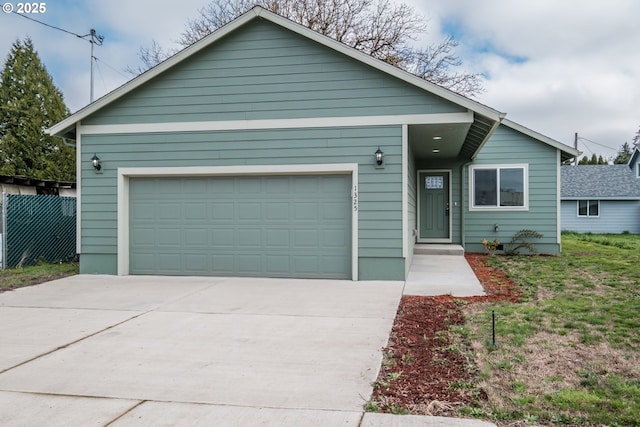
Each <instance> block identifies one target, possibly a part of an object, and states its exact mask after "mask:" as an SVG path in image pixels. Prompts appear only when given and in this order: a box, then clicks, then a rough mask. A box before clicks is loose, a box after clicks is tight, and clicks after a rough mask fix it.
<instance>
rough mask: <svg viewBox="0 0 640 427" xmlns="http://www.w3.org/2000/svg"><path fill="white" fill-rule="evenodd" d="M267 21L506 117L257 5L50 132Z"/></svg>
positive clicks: (494, 115)
mask: <svg viewBox="0 0 640 427" xmlns="http://www.w3.org/2000/svg"><path fill="white" fill-rule="evenodd" d="M258 18H260V19H265V20H267V21H270V22H272V23H274V24H276V25H279V26H281V27H284V28H286V29H288V30H291V31H293V32H294V33H297V34H300V35H302V36H304V37H306V38H308V39H311V40H313V41H316V42H318V43H320V44H322V45H325V46H327V47H329V48H331V49H334V50H336V51H338V52H340V53H343V54H345V55H347V56H349V57H351V58H353V59H356V60H358V61H360V62H363V63H365V64H367V65H369V66H371V67H373V68H376V69H379V70H381V71H383V72H385V73H387V74H390V75H392V76H394V77H397V78H399V79H401V80H404V81H406V82H408V83H410V84H412V85H414V86H417V87H419V88H421V89H424V90H426V91H428V92H431V93H433V94H435V95H437V96H440V97H442V98H444V99H446V100H448V101H451V102H454V103H456V104H458V105H461V106H463V107H465V108H467V109H469V110H471V111H474V112H476V113H479V114H481V115H483V116H486V117H488V118H490V119H492V120H495V121H499V120H501V119H502V117H504V114H503V113H500V112H499V111H497V110H494V109H492V108H490V107H487V106H486V105H483V104H481V103H479V102H476V101H473V100H471V99H469V98H467V97H465V96H462V95H460V94H458V93H455V92H453V91H450V90H448V89H445V88H443V87H441V86H438V85H436V84H434V83H431V82H429V81H426V80H424V79H421V78H419V77H417V76H414V75H413V74H411V73H408V72H406V71H404V70H401V69H400V68H398V67H395V66H393V65H390V64H387V63H386V62H383V61H380V60H379V59H376V58H374V57H372V56H370V55H367V54H365V53H363V52H360V51H359V50H357V49H354V48H352V47H350V46H347V45H345V44H343V43H340V42H338V41H336V40H334V39H332V38H330V37H327V36H325V35H322V34H320V33H317V32H315V31H313V30H311V29H309V28H307V27H305V26H303V25H300V24H298V23H296V22H293V21H291V20H289V19H287V18H284V17H282V16H280V15H277V14H275V13H273V12H270V11H268V10H266V9H263V8H262V7H260V6H255V7H254V8H253V9H251V10H249V11H248V12H246V13H244V14H243V15H241V16H239V17H238V18H236V19H235V20H233V21H231V22H230V23H228V24H226V25H224V26H223V27H221V28H219V29H217V30H216V31H214V32H213V33H211V34H209V35H208V36H206V37H204V38H202V39H201V40H199V41H197V42H195V43H194V44H192V45H191V46H189V47H187V48H185V49H183V50H181V51H180V52H178V53H177V54H175V55H173V56H172V57H170V58H169V59H167V60H165V61H163V62H161V63H160V64H158V65H156V66H155V67H153V68H151V69H149V70H147V71H146V72H144V73H142V74H140V75H139V76H137V77H135V78H134V79H132V80H130V81H129V82H127V83H125V84H124V85H122V86H120V87H119V88H117V89H115V90H113V91H112V92H110V93H108V94H107V95H105V96H103V97H102V98H100V99H98V100H96V101H95V102H93V103H91V104H89V105H87V106H86V107H84V108H82V109H81V110H79V111H77V112H76V113H74V114H72V115H71V116H69V117H67V118H66V119H64V120H63V121H61V122H59V123H57V124H56V125H54V126H52V127H51V128H50V129H49V133H50V134H52V135H59V136H62V134H64V133H65V132H66V131H68V130H69V129H71V128H72V127H73V126H75V124H76V123H77V122H79V121H81V120H82V119H84V118H85V117H87V116H89V115H91V114H92V113H94V112H96V111H98V110H99V109H101V108H102V107H104V106H105V105H107V104H109V103H111V102H113V101H115V100H116V99H119V98H121V97H122V96H124V95H125V94H127V93H129V92H131V91H132V90H134V89H136V88H137V87H139V86H141V85H143V84H144V83H146V82H148V81H149V80H151V79H153V78H154V77H156V76H157V75H159V74H162V73H163V72H165V71H166V70H168V69H170V68H171V67H173V66H174V65H176V64H178V63H179V62H182V61H183V60H185V59H187V58H189V57H191V56H192V55H194V54H196V53H197V52H200V51H201V50H203V49H205V48H207V47H208V46H210V45H211V44H213V43H215V42H216V41H218V40H219V39H221V38H222V37H224V36H226V35H227V34H229V33H231V32H233V31H235V30H237V29H238V28H240V27H242V26H243V25H245V24H247V23H248V22H250V21H252V20H254V19H258Z"/></svg>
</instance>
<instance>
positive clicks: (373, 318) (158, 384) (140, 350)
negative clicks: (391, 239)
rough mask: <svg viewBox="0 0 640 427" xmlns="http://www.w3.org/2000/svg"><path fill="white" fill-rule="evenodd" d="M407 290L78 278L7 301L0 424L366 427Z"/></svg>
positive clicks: (389, 285)
mask: <svg viewBox="0 0 640 427" xmlns="http://www.w3.org/2000/svg"><path fill="white" fill-rule="evenodd" d="M402 287H403V283H402V282H351V281H335V280H331V281H323V280H287V279H239V278H194V277H177V278H170V277H133V276H132V277H114V276H87V275H80V276H73V277H69V278H66V279H62V280H57V281H54V282H50V283H48V284H44V285H40V286H35V287H30V288H24V289H20V290H17V291H13V292H5V293H3V294H0V348H1V349H2V350H1V351H0V425H49V426H51V425H65V426H69V425H83V426H85V425H106V424H109V423H112V424H110V425H114V426H121V425H153V426H157V425H176V424H182V425H184V424H186V425H213V424H214V423H215V424H218V425H252V424H253V425H255V424H261V425H265V424H266V425H271V423H269V422H268V420H272V424H273V425H313V424H315V425H354V426H355V425H359V424H360V423H361V422H362V407H363V404H364V403H365V402H366V401H367V400H368V399H369V396H370V394H371V391H372V388H371V387H372V386H371V383H372V382H373V381H375V379H376V376H377V373H378V369H379V366H380V361H381V348H382V347H384V346H385V345H386V343H387V339H388V336H389V332H390V330H391V326H392V324H393V319H394V316H395V313H396V309H397V306H398V303H399V300H400V297H401V294H402Z"/></svg>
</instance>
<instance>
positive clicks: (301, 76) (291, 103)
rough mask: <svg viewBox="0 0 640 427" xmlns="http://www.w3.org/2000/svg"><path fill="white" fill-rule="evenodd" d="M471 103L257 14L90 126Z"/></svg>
mask: <svg viewBox="0 0 640 427" xmlns="http://www.w3.org/2000/svg"><path fill="white" fill-rule="evenodd" d="M457 112H466V109H465V108H463V107H461V106H459V105H456V104H454V103H452V102H449V101H446V100H443V99H442V98H439V97H437V96H435V95H432V94H429V93H426V92H425V91H423V90H420V89H418V88H416V87H413V86H410V85H409V84H407V83H406V82H402V81H400V80H398V79H394V78H390V77H389V76H388V75H386V74H384V73H383V72H381V71H378V70H375V69H373V68H371V67H368V66H367V65H364V64H362V63H359V62H357V61H353V60H352V59H351V58H347V57H346V56H344V55H342V54H340V53H338V52H336V51H334V50H332V49H329V48H327V47H325V46H322V45H320V44H318V43H316V42H313V41H311V40H309V39H306V38H304V37H302V36H298V35H295V34H293V33H292V32H290V31H288V30H286V29H284V28H281V27H279V26H277V25H275V24H272V23H269V22H266V21H261V20H256V21H254V22H251V23H248V24H246V25H245V26H244V27H242V28H240V29H238V30H237V31H235V32H234V33H232V34H229V35H227V36H226V37H224V38H223V39H221V40H219V41H217V42H216V43H215V44H214V45H212V46H210V47H209V48H207V49H205V50H204V51H202V52H200V53H198V54H196V55H194V56H192V57H190V58H188V59H187V60H185V61H183V62H181V63H179V64H177V65H176V66H175V67H173V68H171V69H170V70H168V71H166V72H165V73H163V74H161V75H159V76H157V77H155V78H154V79H152V80H151V81H149V82H147V83H145V84H144V85H142V86H141V87H139V88H137V89H136V90H134V91H133V92H131V93H129V94H128V95H127V96H125V97H123V98H121V99H119V100H117V101H115V102H113V103H111V104H109V105H108V106H106V107H104V108H103V109H101V110H100V111H98V112H97V113H95V114H93V115H91V116H90V117H88V118H86V119H85V120H83V124H85V125H93V124H123V123H166V122H189V121H220V120H255V119H292V118H310V117H345V116H369V115H396V114H428V113H457Z"/></svg>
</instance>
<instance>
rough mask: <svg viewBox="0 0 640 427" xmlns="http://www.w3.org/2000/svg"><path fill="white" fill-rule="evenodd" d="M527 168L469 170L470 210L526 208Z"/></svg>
mask: <svg viewBox="0 0 640 427" xmlns="http://www.w3.org/2000/svg"><path fill="white" fill-rule="evenodd" d="M528 175H529V171H528V166H527V165H499V166H493V165H491V166H489V165H478V166H472V167H471V173H470V181H471V183H470V189H471V191H470V193H471V194H470V198H471V210H483V209H484V210H527V209H529V200H528V198H529V194H528V187H529V185H528V180H529V176H528Z"/></svg>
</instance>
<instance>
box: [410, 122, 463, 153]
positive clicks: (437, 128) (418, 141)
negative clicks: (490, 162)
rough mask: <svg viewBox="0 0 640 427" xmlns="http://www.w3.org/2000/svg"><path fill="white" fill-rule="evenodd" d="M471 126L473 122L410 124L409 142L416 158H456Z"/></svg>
mask: <svg viewBox="0 0 640 427" xmlns="http://www.w3.org/2000/svg"><path fill="white" fill-rule="evenodd" d="M470 128H471V123H446V124H428V125H410V126H409V144H410V145H411V147H412V148H413V150H414V154H415V156H416V158H443V159H444V158H449V159H450V158H456V157H458V154H459V153H460V150H461V149H462V145H463V143H464V141H465V139H466V137H467V134H468V133H469V129H470ZM435 150H439V151H438V152H436V151H435Z"/></svg>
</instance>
